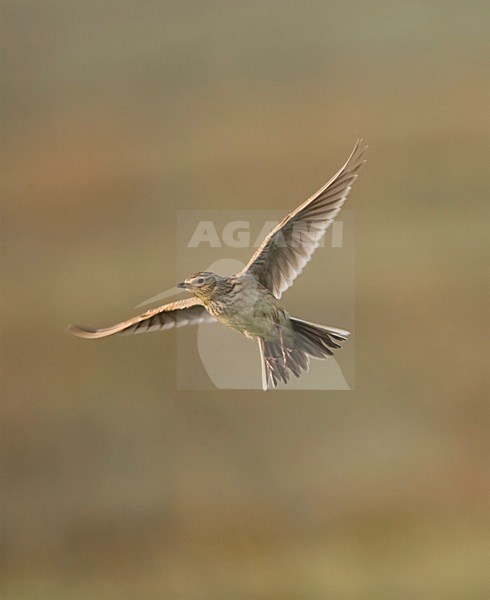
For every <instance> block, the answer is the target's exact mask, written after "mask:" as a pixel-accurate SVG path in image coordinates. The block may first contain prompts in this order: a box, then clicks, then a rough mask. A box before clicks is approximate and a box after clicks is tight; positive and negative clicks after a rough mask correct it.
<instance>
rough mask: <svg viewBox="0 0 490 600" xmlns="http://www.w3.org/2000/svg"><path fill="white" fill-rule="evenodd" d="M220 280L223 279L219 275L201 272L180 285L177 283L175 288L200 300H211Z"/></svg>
mask: <svg viewBox="0 0 490 600" xmlns="http://www.w3.org/2000/svg"><path fill="white" fill-rule="evenodd" d="M221 279H223V278H222V277H221V276H220V275H216V273H210V272H209V271H203V272H199V273H195V274H194V275H191V276H190V277H188V278H187V279H185V280H184V281H182V282H181V283H178V284H177V287H179V288H182V289H184V290H187V291H188V292H190V293H191V294H193V295H194V296H197V297H198V298H199V299H200V300H203V301H206V300H210V299H211V298H212V296H213V294H214V292H215V290H216V287H217V286H218V285H219V282H220V280H221Z"/></svg>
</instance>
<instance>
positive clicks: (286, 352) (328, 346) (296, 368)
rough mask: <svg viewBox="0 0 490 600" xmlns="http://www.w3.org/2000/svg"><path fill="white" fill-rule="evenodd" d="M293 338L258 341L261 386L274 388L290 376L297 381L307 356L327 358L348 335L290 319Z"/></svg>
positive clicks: (336, 330)
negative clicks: (260, 362) (292, 375)
mask: <svg viewBox="0 0 490 600" xmlns="http://www.w3.org/2000/svg"><path fill="white" fill-rule="evenodd" d="M291 323H292V326H293V335H292V336H291V335H289V336H287V337H284V339H281V340H279V341H277V342H268V341H266V340H264V339H262V338H259V348H260V356H261V358H262V386H263V388H264V390H266V389H267V388H268V387H269V386H271V387H274V388H275V387H276V386H277V384H278V383H279V382H280V381H283V382H284V383H287V382H288V381H289V378H290V377H291V373H293V374H294V375H296V377H299V376H300V375H301V371H308V368H309V364H310V356H313V357H314V358H327V357H328V356H331V355H332V354H333V351H334V350H337V349H338V348H340V344H341V342H344V341H345V340H346V339H347V337H348V336H349V332H348V331H345V330H344V329H336V328H335V327H326V326H324V325H317V324H315V323H309V322H308V321H302V320H301V319H293V318H291Z"/></svg>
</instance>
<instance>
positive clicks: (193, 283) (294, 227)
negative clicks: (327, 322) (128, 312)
mask: <svg viewBox="0 0 490 600" xmlns="http://www.w3.org/2000/svg"><path fill="white" fill-rule="evenodd" d="M364 150H365V148H361V146H360V141H358V142H357V144H356V146H355V148H354V150H353V151H352V153H351V155H350V156H349V158H348V160H347V162H346V163H345V164H344V166H343V167H342V168H341V169H340V170H339V171H338V172H337V173H336V174H335V175H334V176H333V177H332V178H331V179H330V181H329V182H328V183H326V184H325V185H324V186H323V187H322V188H320V189H319V190H318V192H316V193H315V194H313V196H311V197H310V198H309V199H308V200H306V201H305V202H303V204H301V205H300V206H299V207H298V208H297V209H296V210H295V211H293V212H292V213H290V214H289V215H287V217H285V218H284V219H283V220H282V221H281V223H279V224H278V225H277V227H275V228H274V229H273V230H272V231H271V232H270V234H269V235H268V236H267V237H266V239H265V240H264V242H263V243H262V244H261V246H260V247H259V248H258V250H257V251H256V252H255V254H254V255H253V256H252V258H251V259H250V261H249V263H248V264H247V265H246V266H245V268H244V269H243V270H242V271H240V272H239V273H237V274H236V275H234V276H231V277H223V276H220V275H216V274H215V273H209V272H200V273H196V274H195V275H193V276H192V277H189V278H188V279H186V280H185V281H184V282H182V283H181V284H179V287H182V288H184V289H187V290H188V291H189V292H190V293H192V294H193V295H194V297H193V298H189V299H186V300H179V301H177V302H172V303H170V304H165V305H163V306H161V307H159V308H155V309H153V310H149V311H147V312H146V313H144V314H142V315H139V316H137V317H133V318H132V319H129V320H128V321H124V322H122V323H118V324H116V325H113V326H112V327H107V328H105V329H94V328H90V327H84V326H79V325H71V326H70V327H69V329H68V330H69V331H70V332H71V333H73V334H74V335H77V336H79V337H84V338H89V339H94V338H101V337H106V336H109V335H113V334H116V333H143V332H145V331H157V330H160V329H170V328H171V327H180V326H182V325H189V324H198V323H202V322H214V321H220V322H222V323H224V324H225V325H228V326H229V327H232V328H233V329H236V330H237V331H240V332H241V333H243V334H244V335H246V336H247V337H249V338H251V339H256V340H257V341H258V343H259V349H260V354H261V359H262V382H263V387H264V389H267V387H268V386H272V387H276V386H277V384H278V382H279V381H283V382H284V383H287V382H288V380H289V378H290V374H291V373H293V374H294V375H296V376H297V377H299V375H300V374H301V372H302V371H307V370H308V366H309V358H310V357H311V356H313V357H314V358H327V357H328V356H330V355H332V354H333V350H335V349H338V348H340V342H343V341H344V340H346V339H347V337H348V335H349V332H348V331H345V330H343V329H336V328H333V327H325V326H323V325H317V324H314V323H309V322H307V321H302V320H300V319H295V318H293V317H290V316H289V315H288V313H287V312H286V310H285V309H284V308H283V307H282V306H281V305H280V303H279V302H278V300H279V298H280V297H281V295H282V293H283V292H284V291H285V290H286V289H287V288H288V287H289V286H290V285H292V283H293V281H294V279H295V278H296V277H297V276H298V275H299V274H300V273H301V271H302V270H303V268H304V266H305V265H306V263H307V262H308V261H309V260H310V259H311V256H312V254H313V252H314V251H315V249H316V248H317V247H318V245H319V243H320V240H321V238H322V236H323V235H324V233H325V231H326V230H327V228H328V227H329V225H330V224H331V223H332V221H333V220H334V218H335V216H336V215H337V214H338V212H339V211H340V209H341V207H342V205H343V204H344V202H345V199H346V198H347V195H348V194H349V191H350V189H351V187H352V184H353V182H354V181H355V179H356V177H357V172H358V170H359V168H360V167H361V166H362V164H363V163H364V160H363V153H364Z"/></svg>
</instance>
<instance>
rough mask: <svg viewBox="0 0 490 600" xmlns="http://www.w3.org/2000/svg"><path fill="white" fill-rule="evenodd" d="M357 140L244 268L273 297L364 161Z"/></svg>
mask: <svg viewBox="0 0 490 600" xmlns="http://www.w3.org/2000/svg"><path fill="white" fill-rule="evenodd" d="M365 150H366V147H365V146H364V147H361V140H358V141H357V143H356V145H355V147H354V150H353V151H352V152H351V155H350V156H349V158H348V159H347V162H346V163H345V165H344V166H343V167H342V168H341V169H340V171H338V173H336V174H335V175H334V176H333V177H332V178H331V179H330V181H328V182H327V183H326V184H325V185H324V186H323V187H322V188H320V189H319V190H318V191H317V192H316V193H315V194H313V196H311V197H310V198H308V200H306V202H303V204H301V205H300V206H299V207H298V208H297V209H296V210H295V211H293V212H292V213H291V214H289V215H287V217H285V218H284V219H283V220H282V221H281V222H280V223H279V225H277V227H275V228H274V229H273V230H272V231H271V232H270V233H269V235H268V236H267V237H266V238H265V240H264V241H263V242H262V244H261V246H260V247H259V248H258V250H257V251H256V252H255V254H254V255H253V256H252V258H251V259H250V261H249V263H248V264H247V265H246V267H245V268H244V269H243V270H242V271H241V272H240V273H238V275H239V276H240V275H244V274H245V273H250V274H252V275H253V276H254V277H255V278H256V279H257V280H258V281H259V282H260V283H261V284H262V285H263V286H265V287H266V288H267V289H269V290H270V291H271V292H272V293H273V294H274V296H275V297H276V298H280V297H281V295H282V293H283V292H284V291H285V290H287V288H288V287H289V286H290V285H292V283H293V281H294V279H295V278H296V277H297V276H298V275H299V274H300V273H301V271H302V270H303V267H304V266H305V265H306V264H307V263H308V262H309V260H310V259H311V256H312V254H313V252H314V251H315V249H316V248H317V247H318V246H319V244H320V239H321V238H322V236H323V235H324V233H325V231H326V230H327V229H328V227H329V226H330V224H331V223H332V221H333V220H334V219H335V217H336V216H337V214H338V213H339V211H340V209H341V207H342V205H343V204H344V202H345V200H346V198H347V196H348V194H349V192H350V190H351V187H352V184H353V183H354V181H355V180H356V178H357V171H358V170H359V169H360V168H361V166H362V165H363V164H364V162H365V161H364V160H363V154H364V151H365Z"/></svg>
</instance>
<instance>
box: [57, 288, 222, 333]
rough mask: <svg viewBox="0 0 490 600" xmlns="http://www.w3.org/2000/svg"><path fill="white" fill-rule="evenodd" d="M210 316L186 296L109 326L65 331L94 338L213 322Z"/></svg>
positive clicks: (75, 326) (198, 301) (72, 327)
mask: <svg viewBox="0 0 490 600" xmlns="http://www.w3.org/2000/svg"><path fill="white" fill-rule="evenodd" d="M215 321H216V319H215V318H214V317H212V316H211V315H210V314H209V313H208V311H207V310H206V308H205V307H204V306H203V304H202V303H201V301H200V300H199V299H198V298H186V299H185V300H177V302H171V303H170V304H164V305H163V306H160V307H158V308H153V309H151V310H148V311H146V312H145V313H143V314H142V315H138V316H137V317H133V318H132V319H128V320H127V321H123V322H122V323H117V324H116V325H112V326H111V327H105V328H102V329H95V328H93V327H86V326H85V325H70V327H68V329H67V331H69V332H70V333H72V334H73V335H76V336H78V337H82V338H87V339H96V338H102V337H107V336H108V335H114V334H116V333H121V334H124V335H127V334H130V333H145V332H146V331H161V330H165V329H171V328H172V327H183V326H184V325H197V324H198V323H213V322H215Z"/></svg>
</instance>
